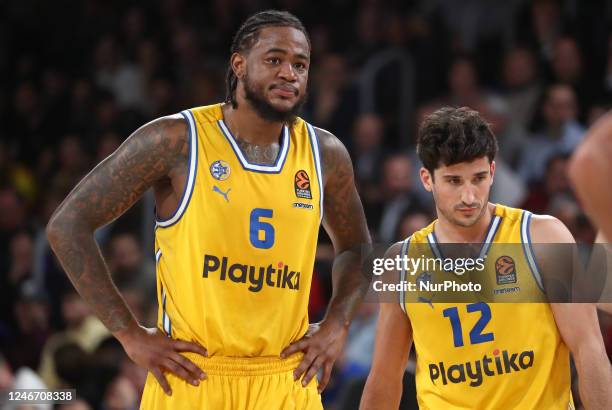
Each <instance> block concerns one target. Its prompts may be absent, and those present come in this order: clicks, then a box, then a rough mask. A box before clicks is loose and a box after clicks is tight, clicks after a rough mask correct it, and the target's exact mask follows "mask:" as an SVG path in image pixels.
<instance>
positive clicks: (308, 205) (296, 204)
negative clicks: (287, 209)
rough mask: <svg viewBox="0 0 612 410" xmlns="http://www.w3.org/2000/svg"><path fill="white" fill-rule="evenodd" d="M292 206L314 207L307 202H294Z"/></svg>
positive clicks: (299, 207)
mask: <svg viewBox="0 0 612 410" xmlns="http://www.w3.org/2000/svg"><path fill="white" fill-rule="evenodd" d="M292 206H293V207H294V208H298V209H314V206H313V205H312V204H307V203H305V202H294V203H293V204H292Z"/></svg>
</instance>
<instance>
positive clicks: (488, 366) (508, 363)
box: [429, 349, 535, 387]
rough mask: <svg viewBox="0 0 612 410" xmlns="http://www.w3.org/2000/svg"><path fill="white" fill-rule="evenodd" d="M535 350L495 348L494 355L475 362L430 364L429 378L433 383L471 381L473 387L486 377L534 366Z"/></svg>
mask: <svg viewBox="0 0 612 410" xmlns="http://www.w3.org/2000/svg"><path fill="white" fill-rule="evenodd" d="M534 356H535V354H534V352H533V350H525V351H523V352H520V353H508V351H507V350H503V351H501V352H500V351H499V349H495V350H493V357H489V356H488V355H486V354H485V355H484V356H483V357H482V359H480V360H475V361H473V362H466V363H457V364H451V365H450V366H448V367H447V366H446V365H445V364H444V362H438V363H430V364H429V378H430V379H431V381H432V383H433V384H436V382H439V381H440V380H441V381H442V384H443V385H445V386H446V385H447V384H448V383H453V384H458V383H469V385H470V386H472V387H478V386H480V385H481V384H482V382H483V380H484V377H493V376H499V375H502V374H510V373H516V372H520V371H522V370H526V369H529V368H530V367H532V366H533V361H534Z"/></svg>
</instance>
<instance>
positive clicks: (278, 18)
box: [225, 10, 310, 108]
mask: <svg viewBox="0 0 612 410" xmlns="http://www.w3.org/2000/svg"><path fill="white" fill-rule="evenodd" d="M265 27H293V28H295V29H297V30H300V31H301V32H302V33H304V35H305V36H306V40H307V41H308V45H309V46H310V38H309V37H308V33H307V32H306V28H305V27H304V25H303V24H302V22H301V21H300V20H299V19H298V18H297V17H295V16H294V15H293V14H291V13H289V12H287V11H278V10H266V11H261V12H259V13H256V14H253V15H252V16H251V17H249V18H248V19H247V20H246V21H245V22H244V23H242V26H240V28H239V29H238V31H237V32H236V35H235V36H234V39H233V40H232V47H231V49H230V53H231V54H234V53H242V52H245V51H247V50H249V49H250V48H251V47H253V44H255V43H256V42H257V39H258V38H259V31H260V30H261V29H262V28H265ZM237 86H238V78H237V77H236V74H234V70H232V66H231V64H230V65H229V66H228V68H227V74H226V76H225V90H226V96H225V102H226V103H231V104H232V107H233V108H236V107H238V102H237V101H236V87H237Z"/></svg>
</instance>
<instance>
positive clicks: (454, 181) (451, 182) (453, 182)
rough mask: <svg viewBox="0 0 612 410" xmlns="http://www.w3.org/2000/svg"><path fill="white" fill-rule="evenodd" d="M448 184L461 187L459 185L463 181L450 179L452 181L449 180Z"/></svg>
mask: <svg viewBox="0 0 612 410" xmlns="http://www.w3.org/2000/svg"><path fill="white" fill-rule="evenodd" d="M448 182H449V183H450V184H451V185H459V184H460V183H461V180H460V179H459V178H450V179H449V180H448Z"/></svg>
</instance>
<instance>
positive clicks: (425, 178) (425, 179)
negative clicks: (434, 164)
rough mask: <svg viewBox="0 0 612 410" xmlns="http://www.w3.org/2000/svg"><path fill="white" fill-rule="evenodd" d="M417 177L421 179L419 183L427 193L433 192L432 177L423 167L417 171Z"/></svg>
mask: <svg viewBox="0 0 612 410" xmlns="http://www.w3.org/2000/svg"><path fill="white" fill-rule="evenodd" d="M419 176H420V177H421V183H422V184H423V187H424V188H425V190H426V191H427V192H431V191H432V190H433V186H432V185H433V175H432V174H431V173H430V172H429V170H428V169H427V168H425V167H421V169H420V170H419Z"/></svg>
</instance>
